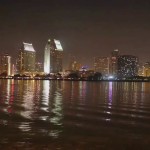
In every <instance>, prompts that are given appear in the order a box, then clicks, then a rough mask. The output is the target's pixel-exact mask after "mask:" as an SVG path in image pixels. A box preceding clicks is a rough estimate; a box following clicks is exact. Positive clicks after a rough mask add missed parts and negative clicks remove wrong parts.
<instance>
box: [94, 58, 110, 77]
mask: <svg viewBox="0 0 150 150" xmlns="http://www.w3.org/2000/svg"><path fill="white" fill-rule="evenodd" d="M94 71H95V72H100V73H101V74H102V75H103V76H107V75H108V74H109V58H108V57H95V58H94Z"/></svg>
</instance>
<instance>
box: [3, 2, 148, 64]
mask: <svg viewBox="0 0 150 150" xmlns="http://www.w3.org/2000/svg"><path fill="white" fill-rule="evenodd" d="M120 1H121V2H120ZM49 38H55V39H58V40H60V41H61V43H62V46H63V49H64V52H65V57H66V58H68V55H69V54H71V55H75V56H76V57H77V58H78V59H79V60H81V62H82V63H84V64H91V63H90V62H92V59H93V57H94V56H109V55H110V52H111V51H112V50H114V49H119V51H120V53H121V54H132V55H135V56H139V57H140V59H141V60H142V61H150V2H149V1H147V0H143V1H142V0H141V1H138V0H129V1H128V0H118V1H117V0H0V52H4V53H8V54H10V55H11V56H12V57H13V58H15V57H16V55H17V52H18V49H19V47H20V46H21V44H22V42H28V43H32V44H33V46H34V48H35V50H36V52H37V59H38V60H39V61H43V56H44V47H45V44H46V42H47V40H48V39H49ZM65 60H67V59H65ZM65 63H67V62H65Z"/></svg>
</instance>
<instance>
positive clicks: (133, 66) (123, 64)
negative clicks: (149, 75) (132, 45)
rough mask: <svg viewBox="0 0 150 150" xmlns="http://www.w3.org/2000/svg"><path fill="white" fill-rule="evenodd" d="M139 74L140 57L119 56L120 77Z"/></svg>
mask: <svg viewBox="0 0 150 150" xmlns="http://www.w3.org/2000/svg"><path fill="white" fill-rule="evenodd" d="M137 75H138V58H137V57H136V56H132V55H121V56H119V57H118V77H119V78H126V77H127V78H128V77H133V76H137Z"/></svg>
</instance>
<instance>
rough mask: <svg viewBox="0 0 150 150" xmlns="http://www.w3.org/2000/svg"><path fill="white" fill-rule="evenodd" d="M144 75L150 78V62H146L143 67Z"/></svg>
mask: <svg viewBox="0 0 150 150" xmlns="http://www.w3.org/2000/svg"><path fill="white" fill-rule="evenodd" d="M143 75H144V76H145V77H150V62H146V63H145V64H144V66H143Z"/></svg>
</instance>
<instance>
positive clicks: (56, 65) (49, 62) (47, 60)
mask: <svg viewBox="0 0 150 150" xmlns="http://www.w3.org/2000/svg"><path fill="white" fill-rule="evenodd" d="M62 59H63V48H62V46H61V44H60V41H59V40H55V39H52V40H51V39H49V40H48V42H47V44H46V46H45V53H44V72H45V73H47V74H48V73H58V72H61V71H62Z"/></svg>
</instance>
